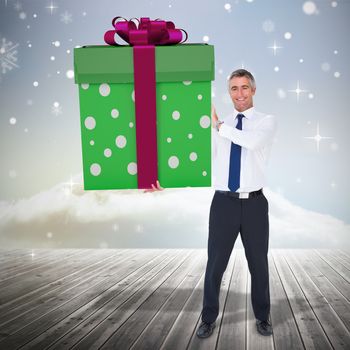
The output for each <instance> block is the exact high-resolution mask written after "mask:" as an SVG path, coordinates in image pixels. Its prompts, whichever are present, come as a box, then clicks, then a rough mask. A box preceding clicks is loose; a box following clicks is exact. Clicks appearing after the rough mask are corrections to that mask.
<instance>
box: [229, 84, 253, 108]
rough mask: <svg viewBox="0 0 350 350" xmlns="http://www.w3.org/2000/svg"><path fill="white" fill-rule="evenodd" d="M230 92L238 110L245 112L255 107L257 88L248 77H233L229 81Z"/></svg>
mask: <svg viewBox="0 0 350 350" xmlns="http://www.w3.org/2000/svg"><path fill="white" fill-rule="evenodd" d="M229 92H230V96H231V99H232V102H233V104H234V106H235V108H236V110H237V111H238V112H244V111H245V110H246V109H249V108H251V107H253V96H254V95H255V88H252V86H251V85H250V80H249V79H248V78H246V77H234V78H232V79H231V80H230V83H229Z"/></svg>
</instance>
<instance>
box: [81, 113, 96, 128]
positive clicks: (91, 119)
mask: <svg viewBox="0 0 350 350" xmlns="http://www.w3.org/2000/svg"><path fill="white" fill-rule="evenodd" d="M84 124H85V127H86V129H89V130H93V129H95V126H96V120H95V118H94V117H91V116H90V117H87V118H86V119H85V122H84Z"/></svg>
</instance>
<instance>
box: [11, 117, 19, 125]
mask: <svg viewBox="0 0 350 350" xmlns="http://www.w3.org/2000/svg"><path fill="white" fill-rule="evenodd" d="M16 122H17V119H16V118H15V117H12V118H10V124H11V125H15V124H16Z"/></svg>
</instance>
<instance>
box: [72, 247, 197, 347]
mask: <svg viewBox="0 0 350 350" xmlns="http://www.w3.org/2000/svg"><path fill="white" fill-rule="evenodd" d="M193 254H194V252H193V251H192V250H184V251H181V254H180V256H179V257H177V258H176V259H174V260H173V261H171V263H170V264H168V265H166V266H165V268H164V270H163V271H160V272H159V273H158V274H157V275H156V276H155V277H154V278H152V279H150V280H149V281H148V282H147V283H146V284H145V285H144V286H143V287H142V288H141V289H140V290H138V291H137V292H136V293H135V294H133V295H132V296H131V297H130V298H129V299H128V300H126V301H124V302H123V304H121V305H119V303H118V305H116V307H113V308H111V312H109V313H108V315H107V317H103V319H102V320H101V319H96V320H94V322H93V323H92V324H91V322H90V324H91V328H90V332H89V333H88V334H87V336H86V337H84V338H83V339H82V340H81V341H80V342H79V343H78V344H75V343H76V339H73V341H74V343H73V344H72V343H71V341H72V339H71V338H70V337H69V339H67V341H68V345H69V346H71V344H72V345H74V344H75V348H77V349H97V348H100V347H101V346H102V345H103V344H104V343H105V342H106V341H107V340H108V339H111V337H112V336H113V335H114V334H116V332H118V331H119V330H120V329H123V331H124V332H122V335H120V333H118V334H119V336H120V337H121V338H122V340H124V341H125V342H127V341H128V334H129V332H130V333H131V334H133V329H130V328H129V327H126V326H125V324H129V325H131V328H132V327H133V326H134V325H135V326H137V322H139V323H140V324H141V325H143V326H144V327H145V323H146V320H145V319H143V320H142V319H140V317H141V318H142V317H145V318H146V317H147V312H148V311H149V310H151V311H152V310H156V309H157V307H160V306H161V304H162V301H163V300H164V299H166V297H167V293H170V292H171V290H172V288H173V287H172V286H173V284H174V282H175V283H176V281H177V280H178V279H179V278H181V276H182V275H183V273H184V272H186V270H187V269H188V268H189V264H191V261H192V257H193ZM157 296H159V298H157Z"/></svg>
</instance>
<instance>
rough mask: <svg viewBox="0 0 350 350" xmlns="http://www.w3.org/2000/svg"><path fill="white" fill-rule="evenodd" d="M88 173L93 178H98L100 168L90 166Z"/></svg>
mask: <svg viewBox="0 0 350 350" xmlns="http://www.w3.org/2000/svg"><path fill="white" fill-rule="evenodd" d="M90 173H91V175H93V176H98V175H100V174H101V166H100V164H97V163H94V164H92V165H91V166H90Z"/></svg>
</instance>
